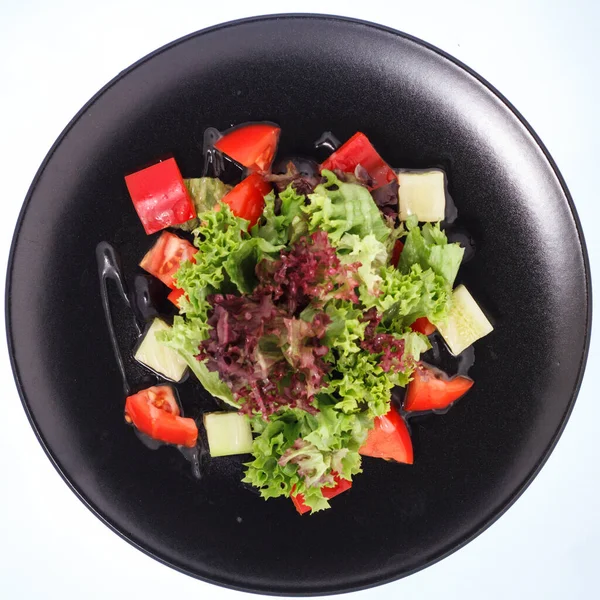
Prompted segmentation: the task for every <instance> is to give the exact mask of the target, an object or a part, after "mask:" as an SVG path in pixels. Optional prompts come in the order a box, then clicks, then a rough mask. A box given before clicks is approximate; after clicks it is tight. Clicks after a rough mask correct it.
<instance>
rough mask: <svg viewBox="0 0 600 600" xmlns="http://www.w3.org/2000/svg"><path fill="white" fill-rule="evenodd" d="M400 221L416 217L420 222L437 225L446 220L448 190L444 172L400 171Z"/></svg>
mask: <svg viewBox="0 0 600 600" xmlns="http://www.w3.org/2000/svg"><path fill="white" fill-rule="evenodd" d="M398 184H399V186H400V187H399V189H398V199H399V203H400V220H402V221H406V220H407V219H408V217H410V216H411V215H416V216H417V219H419V221H428V222H433V223H437V222H438V221H443V220H444V215H445V212H446V189H445V181H444V172H443V171H440V170H431V171H400V172H399V173H398Z"/></svg>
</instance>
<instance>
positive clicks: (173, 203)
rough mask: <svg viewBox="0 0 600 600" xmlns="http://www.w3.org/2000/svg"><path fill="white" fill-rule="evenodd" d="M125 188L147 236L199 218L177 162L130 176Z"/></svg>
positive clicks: (160, 165)
mask: <svg viewBox="0 0 600 600" xmlns="http://www.w3.org/2000/svg"><path fill="white" fill-rule="evenodd" d="M125 184H126V185H127V189H128V190H129V195H130V196H131V200H132V202H133V206H134V208H135V210H136V212H137V214H138V216H139V218H140V221H141V222H142V225H143V226H144V230H145V231H146V233H147V234H148V235H150V234H151V233H155V232H157V231H160V230H161V229H164V228H165V227H170V226H171V225H180V224H181V223H185V222H186V221H189V220H190V219H193V218H194V217H195V216H196V210H195V209H194V204H193V202H192V199H191V198H190V194H189V192H188V191H187V188H186V187H185V184H184V182H183V177H181V173H180V171H179V167H178V166H177V163H176V162H175V159H174V158H169V159H168V160H164V161H163V162H159V163H157V164H155V165H152V166H151V167H148V168H146V169H142V170H141V171H137V172H136V173H132V174H131V175H127V177H125Z"/></svg>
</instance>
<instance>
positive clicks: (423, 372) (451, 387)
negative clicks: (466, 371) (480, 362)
mask: <svg viewBox="0 0 600 600" xmlns="http://www.w3.org/2000/svg"><path fill="white" fill-rule="evenodd" d="M472 386H473V380H472V379H469V378H468V377H463V376H461V375H457V376H455V377H451V378H449V377H448V376H447V375H445V374H444V373H442V372H441V371H440V370H439V369H434V368H433V367H429V366H425V365H420V366H419V367H418V368H417V369H415V372H414V373H413V380H412V381H411V382H410V383H409V385H408V390H407V392H406V398H405V400H404V409H405V410H407V411H420V410H434V409H443V408H447V407H448V406H450V404H452V403H453V402H454V401H455V400H458V399H459V398H460V397H461V396H463V395H464V394H466V393H467V392H468V391H469V390H470V389H471V387H472Z"/></svg>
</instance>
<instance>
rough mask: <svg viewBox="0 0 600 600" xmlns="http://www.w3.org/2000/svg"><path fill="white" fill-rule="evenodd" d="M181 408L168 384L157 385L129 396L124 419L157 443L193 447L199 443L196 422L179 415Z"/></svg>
mask: <svg viewBox="0 0 600 600" xmlns="http://www.w3.org/2000/svg"><path fill="white" fill-rule="evenodd" d="M179 414H180V412H179V405H178V404H177V400H175V396H174V394H173V389H172V388H171V386H169V385H155V386H152V387H149V388H148V389H145V390H142V391H141V392H138V393H137V394H133V395H132V396H128V398H127V400H126V401H125V420H126V421H128V422H130V423H131V422H132V423H133V424H134V425H135V426H136V428H137V429H138V430H139V431H141V432H142V433H145V434H146V435H148V436H150V437H151V438H153V439H155V440H159V441H161V442H166V443H167V444H177V445H180V446H187V447H188V448H191V447H193V446H195V445H196V441H197V440H198V427H197V425H196V422H195V421H194V419H188V418H184V417H180V416H179Z"/></svg>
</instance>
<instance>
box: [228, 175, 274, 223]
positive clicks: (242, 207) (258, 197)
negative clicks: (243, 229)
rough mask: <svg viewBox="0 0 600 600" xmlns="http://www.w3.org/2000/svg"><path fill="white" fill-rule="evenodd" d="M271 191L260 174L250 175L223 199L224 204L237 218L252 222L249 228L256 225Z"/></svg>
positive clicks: (269, 185)
mask: <svg viewBox="0 0 600 600" xmlns="http://www.w3.org/2000/svg"><path fill="white" fill-rule="evenodd" d="M270 191H271V184H270V183H267V182H266V181H265V180H264V179H263V178H262V177H261V176H260V175H259V174H258V173H252V175H248V177H246V179H244V180H242V181H241V182H240V183H238V184H237V185H236V186H235V187H234V188H233V189H232V190H231V191H230V192H228V193H227V194H226V195H225V196H224V197H223V202H225V204H227V205H228V206H229V208H231V212H232V213H233V214H234V215H235V216H236V217H241V218H242V219H246V220H247V221H250V225H249V227H253V226H254V225H256V222H257V221H258V219H260V216H261V215H262V213H263V210H264V208H265V196H266V195H267V194H268V193H269V192H270Z"/></svg>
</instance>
